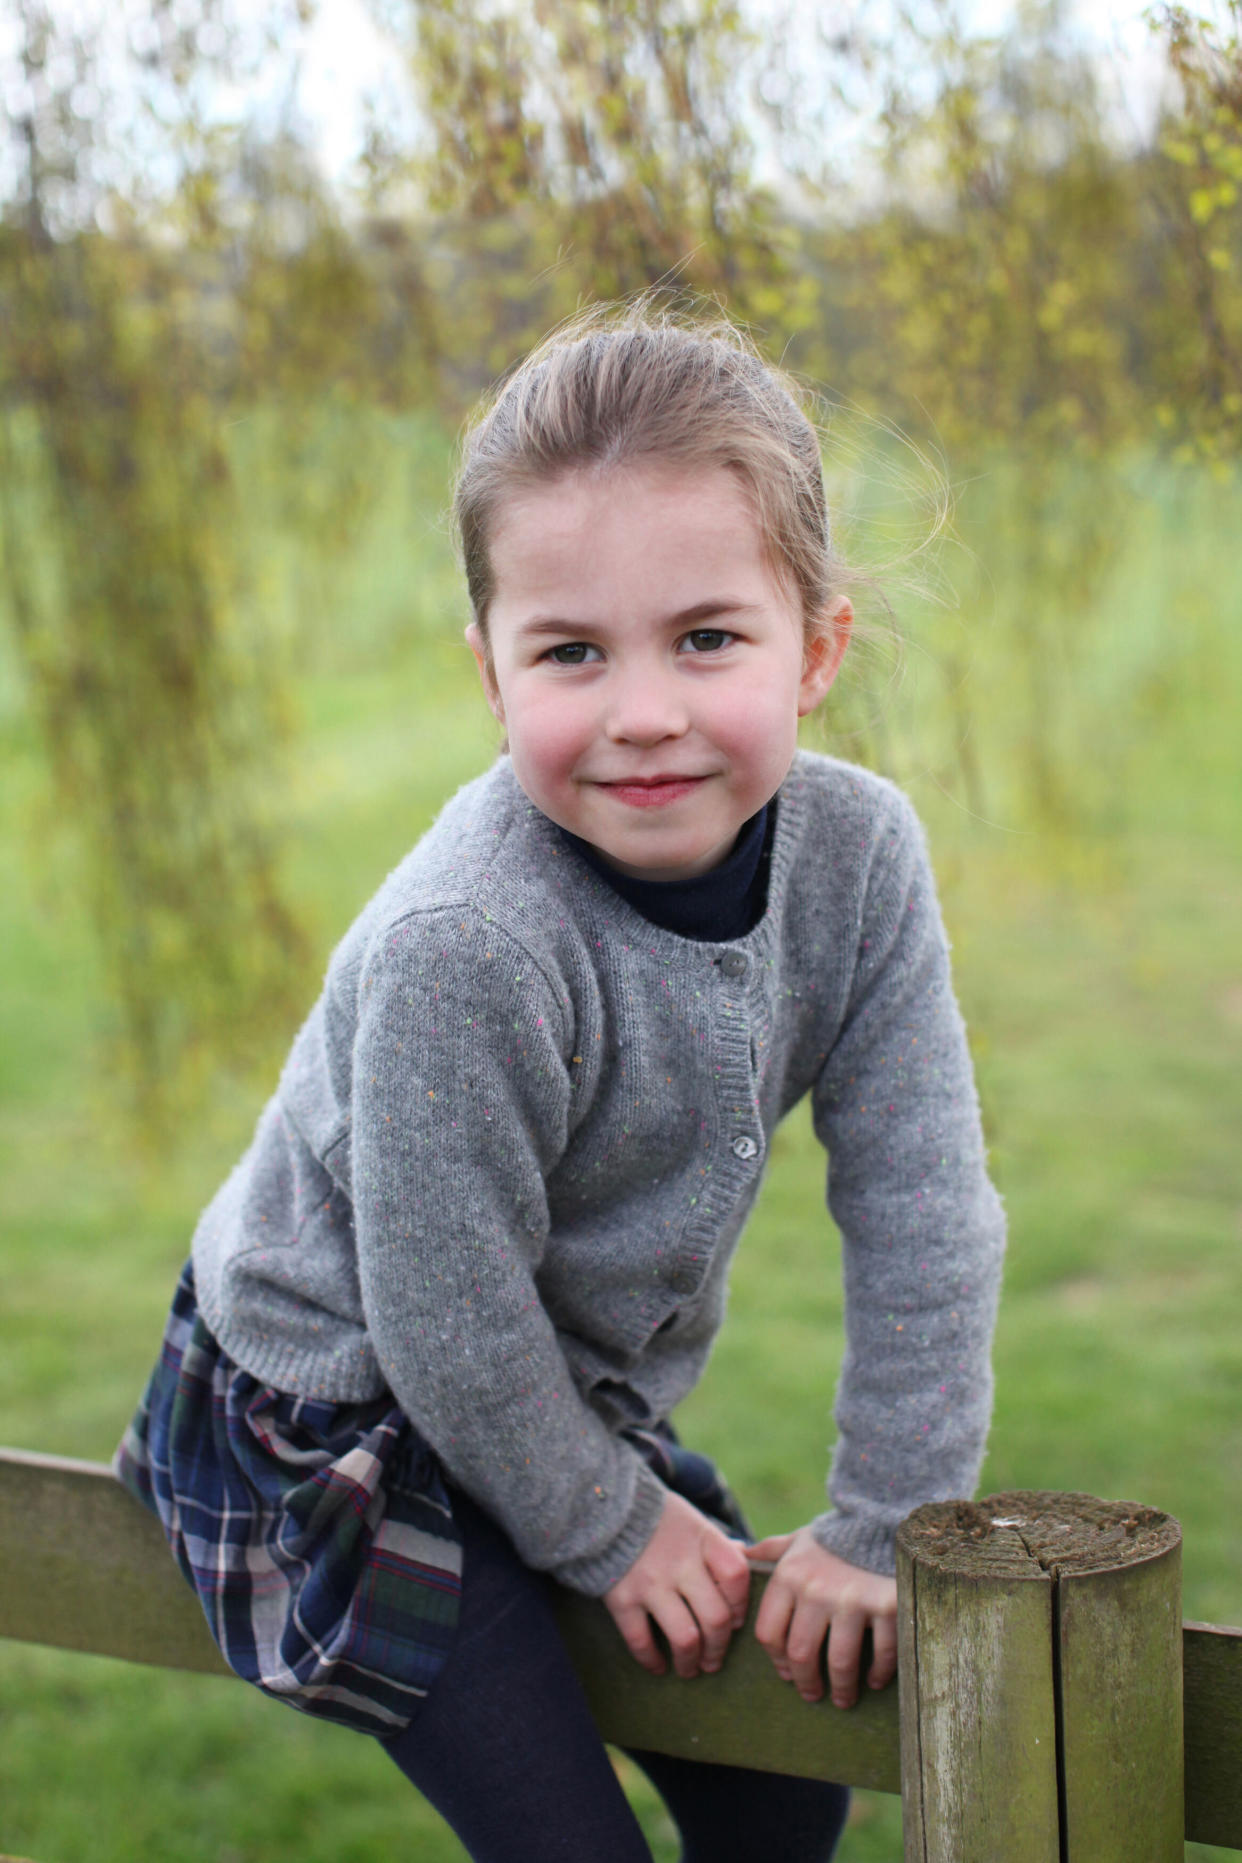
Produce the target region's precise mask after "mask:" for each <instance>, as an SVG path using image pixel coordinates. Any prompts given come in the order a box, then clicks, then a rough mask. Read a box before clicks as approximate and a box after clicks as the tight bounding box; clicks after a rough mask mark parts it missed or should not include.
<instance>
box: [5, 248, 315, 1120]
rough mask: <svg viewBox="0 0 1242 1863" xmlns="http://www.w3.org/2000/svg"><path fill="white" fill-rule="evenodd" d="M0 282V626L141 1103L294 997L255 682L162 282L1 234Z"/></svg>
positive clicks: (227, 544)
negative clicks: (197, 1056) (196, 1048)
mask: <svg viewBox="0 0 1242 1863" xmlns="http://www.w3.org/2000/svg"><path fill="white" fill-rule="evenodd" d="M0 274H2V275H3V276H4V278H5V281H6V283H7V284H8V285H9V287H10V292H11V295H10V297H9V306H10V313H9V320H8V326H7V336H8V343H7V345H6V350H7V353H6V354H5V356H4V365H5V368H4V376H3V377H2V378H0V392H2V393H3V402H4V407H3V412H2V413H0V518H2V520H3V529H4V540H5V557H4V562H5V582H6V590H7V595H8V606H9V610H10V613H11V615H12V618H13V621H14V624H15V628H16V637H17V642H18V645H19V648H20V650H21V655H22V660H23V664H24V671H25V678H26V683H27V688H28V691H29V696H30V702H31V706H32V709H33V712H34V715H35V717H36V719H37V720H38V723H39V726H40V729H41V732H42V735H43V739H44V742H45V744H46V746H47V749H48V756H49V763H50V768H51V772H52V777H53V781H54V797H55V807H56V810H57V813H58V815H59V816H60V817H61V819H62V820H65V821H68V822H70V823H72V824H73V828H74V832H75V834H76V836H77V837H78V839H79V841H80V844H81V859H80V862H79V870H80V875H81V884H82V889H83V893H84V896H85V899H86V902H87V903H88V905H89V907H90V909H91V911H92V913H93V916H94V919H95V923H96V925H97V928H98V931H99V934H100V937H101V940H102V944H103V950H104V954H105V960H106V963H107V966H108V970H109V974H110V977H111V981H112V987H113V990H114V992H115V996H116V1000H117V1004H118V1007H119V1012H120V1018H121V1028H122V1032H123V1034H124V1037H125V1039H126V1044H127V1050H126V1052H127V1055H128V1060H129V1064H130V1067H131V1070H132V1073H133V1076H134V1081H135V1084H136V1085H137V1087H138V1089H139V1091H140V1093H142V1094H144V1095H145V1096H146V1098H147V1101H148V1104H149V1103H150V1100H151V1095H152V1090H153V1088H154V1085H155V1083H156V1082H157V1081H160V1080H167V1078H168V1076H169V1075H170V1073H171V1072H172V1071H173V1070H174V1069H175V1067H176V1064H177V1062H178V1060H179V1058H180V1057H181V1056H183V1055H184V1054H185V1053H186V1052H187V1050H188V1049H189V1048H191V1047H192V1046H193V1044H194V1043H195V1042H197V1041H200V1040H203V1039H204V1038H206V1039H210V1038H211V1037H212V1036H213V1035H216V1034H218V1032H219V1030H220V1029H221V1028H222V1027H223V1026H225V1025H226V1024H227V1025H228V1026H229V1027H230V1028H231V1027H233V1026H234V1025H235V1022H236V1020H237V1018H238V1014H239V1010H240V1012H241V1016H242V1019H243V1025H246V1024H249V1026H250V1027H251V1028H252V1029H254V1030H255V1031H256V1032H258V1030H259V1028H260V1026H261V1024H262V1022H263V1019H264V1012H265V1009H270V1011H271V1012H272V1013H273V1014H275V1015H277V1016H279V1017H281V1018H282V1019H283V1017H284V1016H285V1015H286V1014H287V1010H288V1004H289V1001H290V990H291V989H292V988H295V987H296V986H297V984H298V983H299V981H301V978H300V960H301V955H302V943H301V940H300V938H299V935H298V932H297V928H296V926H295V923H294V921H293V918H292V916H291V915H290V913H289V912H288V910H287V909H286V907H285V906H284V904H283V902H282V900H281V897H280V893H279V890H278V887H277V883H276V880H275V876H274V872H273V867H272V859H271V851H270V847H269V843H268V835H267V832H266V828H265V825H264V815H265V809H264V805H263V798H262V790H261V785H262V783H263V782H264V780H265V779H266V777H267V775H268V771H269V769H270V767H271V748H272V744H273V742H274V740H275V738H276V736H277V735H278V733H279V729H280V725H281V720H280V716H279V709H278V703H277V696H278V695H277V688H278V681H277V680H276V679H275V678H274V676H273V667H272V664H271V662H270V659H268V658H267V657H266V656H264V654H263V653H262V651H261V649H260V650H258V651H256V646H257V643H255V642H254V641H253V640H252V639H247V638H245V637H244V636H243V635H242V634H241V632H240V630H239V628H238V626H237V615H236V596H237V588H236V581H237V571H236V560H235V554H234V551H233V547H232V539H233V535H234V533H235V530H236V525H237V509H236V504H235V498H234V488H233V483H232V476H231V473H230V470H229V464H228V460H227V457H226V455H225V452H224V449H223V446H222V441H221V434H220V422H219V418H218V414H217V411H216V409H215V408H214V407H213V405H212V402H211V400H210V398H209V396H208V393H207V392H206V385H205V384H204V382H203V379H202V357H201V352H200V349H199V346H198V345H197V343H196V342H195V340H194V338H193V336H192V335H191V334H190V333H189V332H188V331H187V329H186V328H185V325H184V322H183V319H184V317H185V314H186V309H187V305H186V298H187V293H186V290H185V281H184V278H183V276H182V275H181V273H180V271H179V269H178V268H174V267H170V266H160V265H159V264H158V263H157V262H156V260H155V255H153V254H152V253H150V252H149V251H142V250H138V251H133V250H131V249H129V248H128V247H127V246H125V245H124V244H123V243H121V242H119V241H115V240H105V239H103V238H101V237H99V236H88V235H83V236H79V237H78V238H76V239H74V240H72V241H64V242H61V243H59V244H53V243H52V242H50V241H49V242H42V241H40V242H34V243H32V242H29V241H25V240H23V239H21V238H20V236H16V235H13V234H11V233H10V234H8V235H6V236H4V238H3V240H2V242H0ZM191 514H192V517H191ZM269 1026H270V1025H269Z"/></svg>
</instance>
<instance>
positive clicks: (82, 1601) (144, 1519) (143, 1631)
mask: <svg viewBox="0 0 1242 1863" xmlns="http://www.w3.org/2000/svg"><path fill="white" fill-rule="evenodd" d="M0 1636H2V1637H16V1638H18V1639H21V1640H23V1641H25V1642H34V1643H51V1644H54V1645H55V1646H56V1647H57V1648H59V1649H71V1650H89V1651H91V1652H92V1653H93V1654H94V1655H97V1656H123V1657H126V1658H127V1659H128V1660H129V1661H130V1662H147V1663H157V1664H159V1665H160V1666H161V1667H162V1668H166V1669H200V1670H204V1671H206V1672H207V1673H208V1674H212V1675H228V1674H230V1671H229V1669H228V1668H227V1666H226V1665H225V1662H224V1659H223V1657H222V1656H221V1655H220V1652H219V1651H218V1650H217V1648H216V1646H215V1644H214V1643H213V1642H212V1640H211V1635H210V1633H209V1631H208V1629H207V1623H206V1619H205V1618H204V1616H203V1613H202V1611H201V1609H200V1608H199V1605H198V1601H197V1599H196V1598H195V1597H194V1594H193V1592H192V1591H190V1589H189V1587H188V1586H187V1585H186V1582H185V1580H184V1579H183V1578H182V1576H181V1574H180V1572H178V1570H177V1568H176V1565H175V1564H174V1563H173V1558H172V1555H171V1553H170V1552H169V1550H168V1545H167V1543H166V1541H165V1539H164V1536H163V1534H162V1533H161V1532H160V1529H159V1524H158V1522H157V1521H156V1520H155V1519H154V1517H153V1516H152V1515H150V1514H148V1513H147V1512H146V1511H145V1509H144V1508H142V1507H140V1506H139V1505H138V1503H137V1502H136V1501H135V1500H134V1499H133V1498H132V1496H130V1495H129V1494H127V1493H126V1491H125V1489H124V1488H122V1487H121V1485H120V1483H119V1482H118V1481H116V1480H115V1479H114V1478H113V1476H112V1473H111V1470H109V1469H107V1468H104V1467H101V1466H100V1465H99V1464H98V1463H94V1462H71V1461H66V1460H63V1459H62V1458H60V1457H54V1456H39V1455H22V1454H19V1453H17V1451H15V1450H11V1449H9V1450H5V1451H4V1454H3V1457H0Z"/></svg>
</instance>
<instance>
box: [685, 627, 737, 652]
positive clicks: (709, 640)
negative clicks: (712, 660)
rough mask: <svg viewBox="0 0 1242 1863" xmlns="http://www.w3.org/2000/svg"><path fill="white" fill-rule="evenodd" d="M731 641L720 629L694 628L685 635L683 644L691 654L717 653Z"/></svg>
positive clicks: (730, 636)
mask: <svg viewBox="0 0 1242 1863" xmlns="http://www.w3.org/2000/svg"><path fill="white" fill-rule="evenodd" d="M732 639H733V636H732V634H729V633H727V632H726V631H725V629H724V628H722V627H696V628H692V629H691V631H690V632H689V633H688V634H687V635H686V640H685V644H686V646H687V647H688V648H689V649H690V651H691V653H719V652H720V649H721V648H722V647H727V646H728V644H729V642H730V641H731V640H732Z"/></svg>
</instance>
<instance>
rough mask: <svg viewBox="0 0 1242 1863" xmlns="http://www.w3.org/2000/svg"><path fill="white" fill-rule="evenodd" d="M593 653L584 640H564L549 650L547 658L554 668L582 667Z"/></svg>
mask: <svg viewBox="0 0 1242 1863" xmlns="http://www.w3.org/2000/svg"><path fill="white" fill-rule="evenodd" d="M594 652H595V648H594V647H588V646H587V643H586V642H585V641H584V640H566V641H562V643H561V645H560V646H559V647H552V648H551V649H549V652H548V658H549V660H551V661H552V662H553V664H554V665H556V666H582V665H583V664H584V663H585V662H586V660H587V659H588V658H589V657H590V655H591V654H593V653H594Z"/></svg>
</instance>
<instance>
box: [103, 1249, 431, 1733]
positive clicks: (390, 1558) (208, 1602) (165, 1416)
mask: <svg viewBox="0 0 1242 1863" xmlns="http://www.w3.org/2000/svg"><path fill="white" fill-rule="evenodd" d="M113 1466H114V1469H115V1471H116V1474H117V1475H118V1477H119V1478H120V1480H121V1481H122V1482H123V1483H124V1484H125V1486H126V1487H127V1488H128V1489H129V1490H130V1492H131V1493H133V1494H134V1495H136V1496H137V1498H138V1499H139V1500H141V1501H142V1502H144V1503H145V1505H146V1506H147V1507H149V1508H151V1510H152V1511H153V1512H154V1513H156V1514H157V1515H158V1516H159V1519H160V1521H161V1524H162V1525H163V1528H164V1531H165V1533H166V1535H167V1536H168V1540H169V1544H170V1545H171V1547H172V1549H173V1552H174V1553H175V1555H176V1557H177V1561H178V1564H179V1565H180V1567H181V1570H182V1572H183V1573H184V1574H185V1577H186V1578H187V1579H188V1581H189V1583H190V1584H191V1585H192V1586H193V1588H194V1590H195V1591H196V1592H197V1594H198V1598H199V1602H200V1603H201V1605H202V1607H203V1610H204V1612H205V1614H206V1617H207V1622H208V1625H209V1627H210V1629H211V1632H212V1635H213V1636H214V1637H215V1639H216V1642H217V1643H218V1645H219V1647H220V1650H221V1653H222V1655H223V1656H224V1659H225V1661H226V1662H227V1663H228V1664H229V1666H230V1667H231V1668H232V1669H233V1670H235V1672H236V1673H237V1674H238V1675H240V1676H241V1677H242V1678H243V1679H244V1680H246V1681H248V1682H253V1683H254V1684H255V1685H256V1687H258V1688H260V1689H262V1690H263V1691H264V1692H265V1693H266V1694H270V1695H274V1696H276V1697H278V1698H279V1699H280V1700H282V1701H286V1702H288V1703H289V1704H290V1705H291V1706H292V1707H295V1708H299V1709H301V1710H302V1711H303V1712H305V1713H307V1714H313V1715H317V1716H320V1717H322V1718H324V1719H327V1720H332V1721H339V1722H342V1723H343V1724H344V1725H345V1726H348V1727H354V1728H357V1729H359V1730H361V1731H362V1732H365V1733H373V1734H379V1735H381V1736H391V1735H393V1734H395V1733H397V1732H398V1731H399V1730H400V1729H401V1728H402V1727H405V1726H406V1725H408V1723H409V1721H410V1720H411V1718H412V1717H413V1715H414V1713H415V1712H416V1710H417V1707H418V1703H419V1701H420V1700H421V1698H422V1697H423V1696H424V1695H425V1694H426V1693H427V1691H428V1689H429V1688H430V1687H431V1684H432V1683H433V1682H434V1680H435V1678H436V1676H437V1675H438V1674H439V1671H440V1668H441V1665H442V1664H443V1662H444V1660H445V1657H446V1656H447V1655H448V1653H449V1651H450V1649H451V1647H452V1642H453V1635H454V1632H455V1630H456V1626H457V1618H458V1609H459V1603H460V1596H461V1563H462V1561H461V1535H460V1532H459V1530H458V1528H457V1526H456V1524H455V1522H454V1520H453V1517H452V1511H451V1508H450V1505H449V1497H448V1492H447V1490H446V1488H445V1485H444V1480H443V1475H442V1472H441V1470H440V1466H439V1464H438V1462H437V1460H436V1458H435V1456H434V1455H433V1454H432V1452H431V1450H430V1449H429V1448H428V1447H427V1445H426V1444H425V1443H424V1442H423V1440H422V1438H421V1437H420V1436H419V1435H418V1434H417V1432H416V1431H415V1430H414V1428H413V1427H412V1425H411V1424H410V1422H409V1421H408V1419H407V1418H406V1417H405V1415H404V1413H403V1412H402V1411H401V1410H400V1409H399V1408H398V1407H397V1405H396V1404H395V1402H394V1401H393V1399H392V1398H391V1397H390V1396H384V1397H381V1398H378V1399H376V1400H375V1401H373V1402H371V1403H364V1404H334V1403H325V1402H320V1401H316V1400H313V1399H309V1398H298V1397H293V1396H290V1395H287V1394H284V1393H282V1392H279V1391H276V1390H273V1389H272V1388H271V1387H269V1386H265V1385H262V1384H260V1383H259V1382H258V1380H257V1379H255V1378H253V1377H251V1376H250V1374H249V1373H247V1372H244V1371H242V1370H240V1369H239V1368H238V1367H237V1366H236V1365H234V1364H233V1362H232V1361H231V1360H230V1359H229V1358H228V1357H227V1356H226V1355H225V1353H224V1352H223V1351H222V1350H221V1348H220V1347H219V1345H218V1344H217V1343H216V1341H215V1339H214V1338H213V1337H212V1335H211V1333H210V1332H209V1331H208V1329H207V1327H206V1326H205V1325H204V1323H203V1321H202V1319H201V1317H200V1316H199V1313H198V1307H197V1303H196V1300H195V1294H194V1280H193V1274H192V1270H191V1267H190V1264H189V1263H187V1264H186V1267H185V1269H184V1271H183V1273H182V1275H181V1279H180V1281H179V1283H178V1285H177V1291H176V1294H175V1296H174V1299H173V1304H172V1310H171V1312H170V1314H169V1319H168V1325H167V1328H166V1331H165V1335H164V1341H163V1345H162V1348H161V1352H160V1357H159V1360H158V1362H157V1364H156V1367H155V1370H154V1371H153V1373H152V1374H151V1379H150V1381H149V1383H148V1386H147V1390H146V1392H145V1394H144V1396H143V1399H142V1402H141V1403H140V1405H139V1407H138V1410H137V1412H136V1414H135V1416H134V1419H133V1421H132V1423H131V1424H130V1426H129V1428H128V1429H127V1431H126V1432H125V1436H124V1438H123V1439H122V1442H121V1445H120V1447H119V1448H118V1450H117V1452H116V1455H115V1457H114V1461H113Z"/></svg>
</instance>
